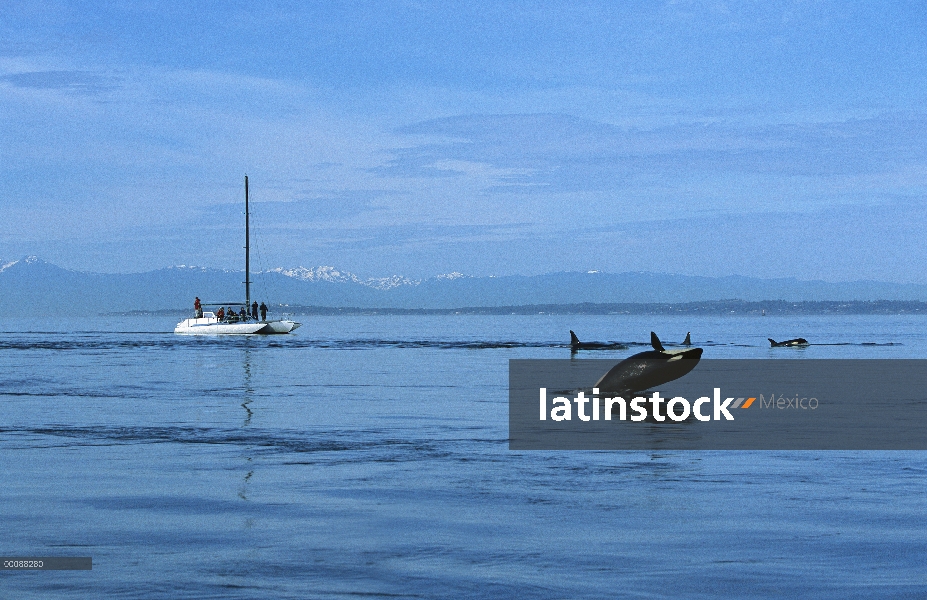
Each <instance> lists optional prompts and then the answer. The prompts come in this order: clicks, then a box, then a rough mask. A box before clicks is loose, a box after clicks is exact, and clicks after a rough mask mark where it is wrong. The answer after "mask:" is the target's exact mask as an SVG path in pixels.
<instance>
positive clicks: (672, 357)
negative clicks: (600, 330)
mask: <svg viewBox="0 0 927 600" xmlns="http://www.w3.org/2000/svg"><path fill="white" fill-rule="evenodd" d="M650 345H651V346H653V350H648V351H646V352H639V353H637V354H635V355H633V356H629V357H628V358H626V359H624V360H623V361H621V362H620V363H618V364H617V365H615V366H614V367H612V368H611V369H610V370H609V371H608V373H606V374H605V375H603V376H602V377H601V378H600V379H599V381H598V382H596V384H595V387H597V388H599V393H600V394H616V395H623V394H633V393H635V392H642V391H644V390H648V389H650V388H652V387H654V386H658V385H661V384H664V383H667V382H669V381H673V380H675V379H679V378H680V377H682V376H683V375H685V374H686V373H688V372H689V371H691V370H692V369H694V368H695V365H697V364H698V361H699V359H701V358H702V349H701V348H686V349H683V350H667V349H665V348H664V347H663V344H661V343H660V338H658V337H657V334H656V333H654V332H652V331H651V332H650Z"/></svg>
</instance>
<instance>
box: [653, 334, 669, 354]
mask: <svg viewBox="0 0 927 600" xmlns="http://www.w3.org/2000/svg"><path fill="white" fill-rule="evenodd" d="M650 345H651V346H653V349H654V350H656V351H657V352H666V349H665V348H664V347H663V344H661V343H660V338H658V337H657V334H655V333H654V332H652V331H651V332H650Z"/></svg>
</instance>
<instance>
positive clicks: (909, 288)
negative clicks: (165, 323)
mask: <svg viewBox="0 0 927 600" xmlns="http://www.w3.org/2000/svg"><path fill="white" fill-rule="evenodd" d="M252 280H253V283H252V288H251V289H252V298H254V299H256V300H258V302H261V301H263V302H266V303H267V304H268V306H271V307H272V308H273V307H276V306H279V305H288V306H300V307H330V308H347V307H353V308H357V309H373V308H383V309H397V310H398V309H452V308H461V307H470V308H473V307H486V308H493V307H495V308H500V307H524V306H529V305H547V306H553V305H576V306H588V305H590V304H612V305H620V304H635V303H636V304H684V303H690V305H691V303H704V302H716V301H720V300H741V301H746V302H761V301H788V302H827V301H876V300H886V301H925V300H927V285H919V284H897V283H885V282H876V281H854V282H847V283H829V282H824V281H800V280H798V279H792V278H789V279H757V278H752V277H742V276H728V277H695V276H689V275H671V274H663V273H642V272H638V273H602V272H587V273H576V272H569V273H548V274H545V275H534V276H523V275H510V276H503V277H492V276H490V277H470V276H467V275H463V274H461V273H450V274H446V275H439V276H437V277H431V278H427V279H422V280H414V279H409V278H407V277H402V276H399V275H396V276H392V277H384V278H367V279H364V278H361V277H358V276H357V275H355V274H353V273H347V272H344V271H339V270H337V269H335V268H334V267H315V268H311V269H310V268H304V267H297V268H293V269H283V268H278V269H272V270H270V271H265V272H262V273H256V274H252ZM243 281H244V272H243V271H228V270H222V269H211V268H204V267H190V266H177V267H170V268H165V269H158V270H155V271H148V272H145V273H131V274H101V273H84V272H78V271H71V270H68V269H63V268H61V267H58V266H55V265H53V264H51V263H48V262H45V261H43V260H41V259H39V258H36V257H28V258H24V259H21V260H12V261H0V298H2V301H3V304H4V308H3V310H2V314H4V315H8V316H25V315H40V314H48V313H61V314H69V315H72V314H93V315H96V314H107V313H117V312H132V311H148V312H155V311H164V310H174V309H178V310H179V309H187V308H190V307H192V305H193V298H194V296H199V297H200V298H201V299H202V300H203V301H205V302H221V303H228V302H234V301H238V302H240V301H242V300H243V296H244V285H243ZM529 312H530V311H529ZM619 312H622V311H619Z"/></svg>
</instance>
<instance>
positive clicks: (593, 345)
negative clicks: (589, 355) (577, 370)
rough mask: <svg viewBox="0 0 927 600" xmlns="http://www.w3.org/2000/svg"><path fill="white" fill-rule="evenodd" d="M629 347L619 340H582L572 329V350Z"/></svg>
mask: <svg viewBox="0 0 927 600" xmlns="http://www.w3.org/2000/svg"><path fill="white" fill-rule="evenodd" d="M625 348H627V346H625V345H624V344H621V343H619V342H581V341H579V338H578V337H576V334H575V333H573V330H572V329H571V330H570V351H571V352H576V351H577V350H624V349H625Z"/></svg>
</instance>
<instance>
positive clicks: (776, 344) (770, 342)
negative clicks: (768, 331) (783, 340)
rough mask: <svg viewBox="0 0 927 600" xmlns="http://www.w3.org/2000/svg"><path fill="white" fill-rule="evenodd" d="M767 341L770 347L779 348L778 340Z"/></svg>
mask: <svg viewBox="0 0 927 600" xmlns="http://www.w3.org/2000/svg"><path fill="white" fill-rule="evenodd" d="M766 339H767V340H769V345H770V346H778V345H779V342H777V341H776V340H774V339H772V338H766Z"/></svg>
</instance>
